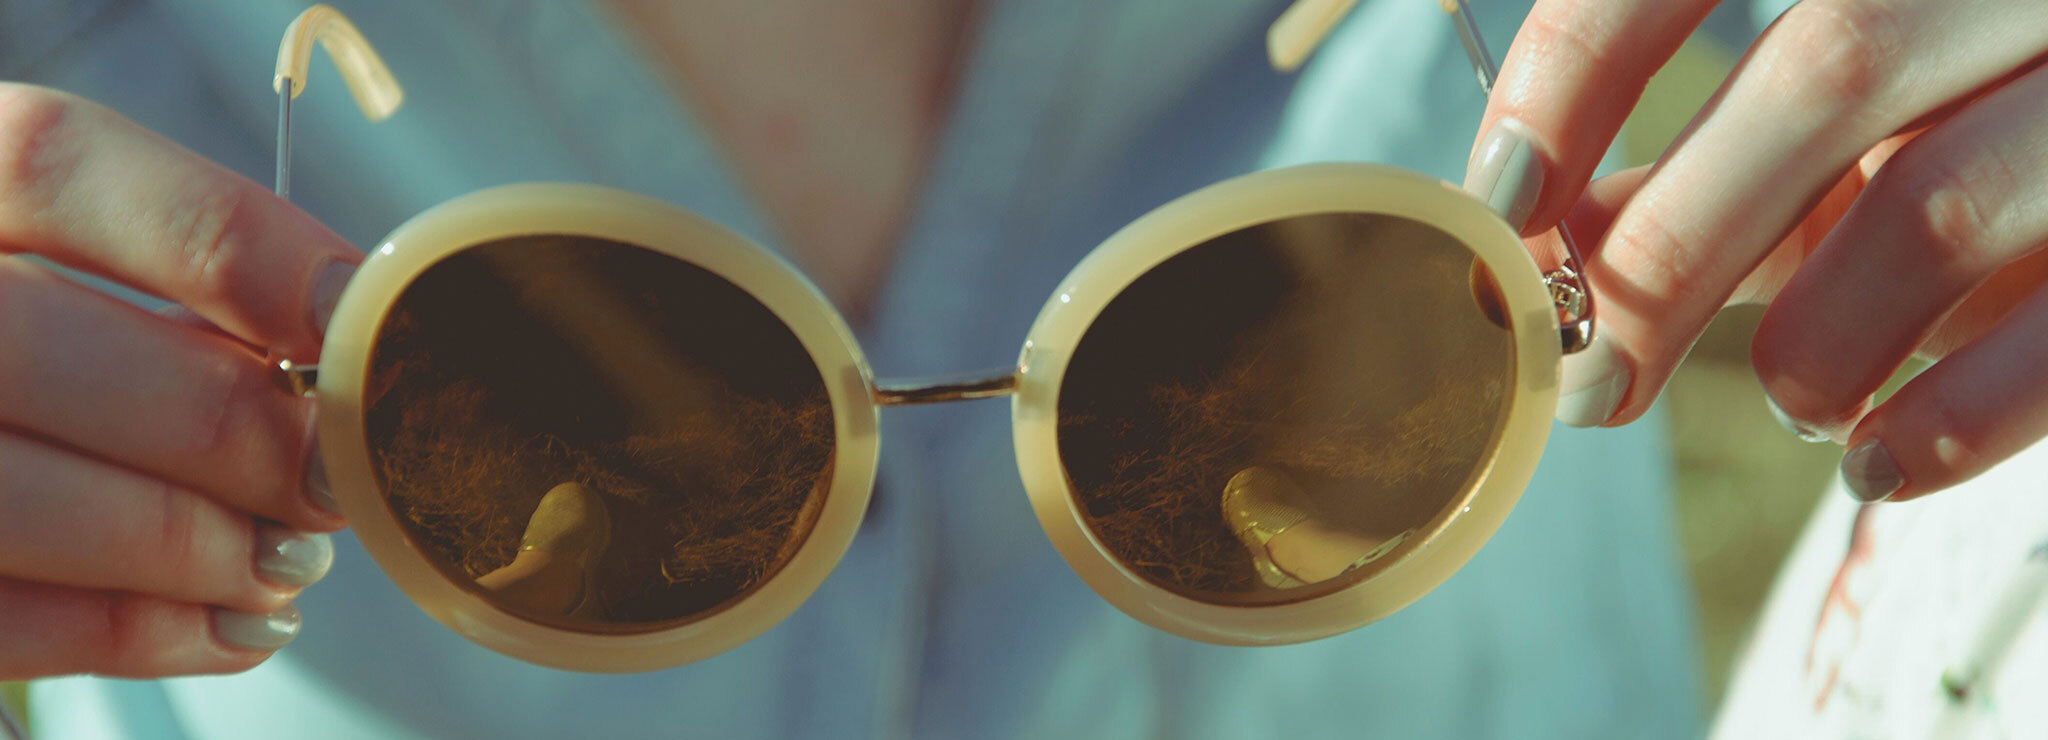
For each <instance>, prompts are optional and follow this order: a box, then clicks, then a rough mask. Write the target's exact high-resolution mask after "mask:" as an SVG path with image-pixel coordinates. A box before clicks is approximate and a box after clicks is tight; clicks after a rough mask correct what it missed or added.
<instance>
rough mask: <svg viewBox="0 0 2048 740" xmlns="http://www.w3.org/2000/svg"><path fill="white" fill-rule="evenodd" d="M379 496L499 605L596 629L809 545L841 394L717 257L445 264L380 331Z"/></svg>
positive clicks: (405, 298) (375, 372)
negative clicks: (722, 273)
mask: <svg viewBox="0 0 2048 740" xmlns="http://www.w3.org/2000/svg"><path fill="white" fill-rule="evenodd" d="M371 354H372V356H371V361H370V368H369V375H368V377H369V382H368V384H367V386H368V387H367V388H366V389H365V391H364V408H365V412H364V414H365V429H366V430H367V434H366V436H367V440H368V442H369V449H370V454H371V458H372V462H373V463H374V469H375V474H376V479H377V484H378V486H379V488H380V490H381V491H382V493H383V495H384V497H385V501H386V503H387V504H388V505H389V506H390V509H391V512H392V514H393V515H394V518H396V519H397V520H398V522H399V524H400V526H401V528H402V529H403V530H404V531H405V532H406V534H407V535H408V536H409V537H410V538H411V540H412V543H413V545H414V547H415V548H416V549H418V550H419V551H420V552H421V553H424V554H425V555H426V556H427V558H428V559H429V560H431V561H433V562H434V564H435V565H436V567H438V568H439V569H440V571H441V573H442V575H443V576H444V577H446V578H448V579H449V580H451V581H454V582H456V583H458V584H461V585H463V586H464V587H465V588H466V589H468V590H470V591H471V592H472V593H475V594H477V595H478V596H480V597H482V598H484V599H485V600H487V601H489V602H490V603H491V604H493V605H494V606H496V607H497V608H498V609H500V610H503V611H505V612H507V613H510V614H512V615H514V616H517V617H520V618H523V619H526V620H529V621H533V622H538V623H542V624H547V625H551V626H554V627H558V628H565V629H573V630H579V631H587V632H597V633H619V632H628V633H630V632H640V631H651V630H656V629H664V628H668V627H672V626H674V625H677V624H680V623H682V622H686V621H689V620H692V619H695V618H700V617H703V616H706V615H709V614H711V613H713V612H715V611H717V610H718V609H720V608H721V607H723V606H725V605H727V604H731V603H733V602H734V601H736V600H738V599H741V598H743V597H745V596H747V595H748V594H749V593H752V592H753V591H754V590H755V589H756V588H758V587H759V586H761V585H762V584H763V583H765V582H767V581H768V580H769V579H771V578H772V577H774V576H775V574H776V573H777V572H778V571H779V570H780V569H781V568H782V567H783V566H784V565H786V564H787V563H788V562H789V560H790V558H791V557H792V556H793V555H794V554H795V552H796V550H797V548H798V546H799V545H800V544H801V543H802V542H803V541H804V540H805V538H806V537H808V536H809V534H810V531H811V527H812V525H813V524H814V523H815V521H816V519H817V516H818V512H819V511H820V509H821V508H822V506H823V504H824V499H825V494H826V491H827V489H828V488H829V486H830V479H831V470H832V461H833V449H834V437H833V418H832V407H831V403H830V401H829V399H828V397H827V395H826V391H825V385H824V381H823V379H822V378H821V377H820V376H819V373H818V370H817V366H816V364H815V363H813V361H812V359H811V357H810V355H809V354H808V353H807V352H806V351H805V350H804V347H803V345H802V344H801V343H800V342H799V341H798V340H797V338H796V336H795V335H794V334H792V333H791V332H790V330H789V328H788V327H787V326H785V325H784V324H783V323H782V321H781V320H779V319H777V318H776V316H775V315H774V314H773V313H772V312H770V311H769V310H768V308H767V307H765V306H763V305H762V304H761V303H760V302H759V301H758V300H756V299H755V298H754V297H753V296H751V295H749V294H748V293H746V292H745V291H743V290H742V289H740V288H739V287H737V286H735V285H733V284H732V283H730V282H728V281H726V280H725V279H724V278H721V277H719V276H718V275H715V274H713V273H711V272H709V271H707V270H705V269H703V268H700V267H697V266H695V265H692V264H689V263H687V262H684V261H682V260H678V259H675V258H672V257H669V256H666V255H663V254H660V253H657V252H654V251H652V250H648V249H644V248H640V247H636V246H633V245H629V244H622V243H618V242H612V241H606V240H601V239H594V238H586V237H575V236H535V237H520V238H512V239H505V240H501V241H495V242H490V243H486V244H481V245H478V246H474V247H470V248H468V249H464V250H462V251H460V252H457V253H455V254H454V255H452V256H450V257H448V258H447V259H445V260H443V261H441V262H439V263H436V264H435V265H433V266H432V267H430V268H428V269H427V270H426V271H425V272H424V273H422V274H421V275H420V276H419V277H418V278H417V279H415V280H414V281H413V282H412V283H411V284H410V285H408V286H407V287H406V289H405V291H404V293H403V294H401V296H400V297H399V299H398V301H397V302H396V303H395V304H394V305H393V306H392V308H391V310H390V312H389V314H388V315H387V316H386V317H385V319H384V323H383V324H382V326H381V327H380V328H379V330H378V335H377V341H376V344H375V346H374V349H373V351H372V353H371Z"/></svg>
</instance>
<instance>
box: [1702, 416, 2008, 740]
mask: <svg viewBox="0 0 2048 740" xmlns="http://www.w3.org/2000/svg"><path fill="white" fill-rule="evenodd" d="M1834 489H1835V490H1832V491H1830V495H1829V496H1828V497H1827V498H1826V499H1824V500H1823V501H1822V503H1821V506H1820V509H1819V510H1818V511H1817V512H1815V514H1814V517H1813V520H1812V521H1811V522H1810V523H1809V524H1808V525H1807V528H1806V531H1805V533H1804V534H1803V535H1801V537H1800V539H1799V542H1798V544H1797V545H1796V546H1794V548H1793V550H1792V554H1791V555H1790V556H1789V558H1788V559H1787V561H1786V564H1785V567H1784V569H1783V571H1782V572H1780V573H1779V575H1778V582H1777V585H1776V586H1774V587H1773V589H1772V591H1771V595H1770V599H1769V601H1768V602H1767V603H1766V604H1765V606H1764V611H1763V613H1762V615H1761V617H1760V618H1759V619H1760V621H1759V624H1758V627H1757V632H1756V634H1755V635H1754V637H1753V638H1752V639H1751V643H1750V644H1749V646H1748V647H1747V648H1746V649H1745V651H1744V653H1743V655H1742V657H1741V659H1740V662H1739V664H1738V665H1737V670H1736V673H1735V680H1734V682H1733V683H1732V684H1730V692H1729V695H1728V699H1727V701H1726V703H1725V704H1724V705H1723V706H1722V710H1721V713H1720V716H1719V718H1718V719H1717V721H1716V723H1715V732H1714V737H1716V738H1731V739H1733V738H1744V739H1745V740H1748V739H1751V738H1812V739H1814V740H1821V739H1824V738H1843V739H1844V740H1848V739H1850V738H1857V739H1867V740H1893V739H1898V740H1905V739H1907V738H1914V739H1918V738H1957V739H1959V740H1962V739H1969V738H2048V605H2044V604H2042V603H2040V602H2039V601H2038V600H2036V601H2034V602H2033V603H2031V604H2028V603H2020V604H2018V607H2019V609H2020V611H2019V614H2020V615H2021V616H2019V617H2018V619H2019V620H2020V622H2019V624H2020V629H2019V630H2018V632H2017V634H2015V635H2013V637H2012V638H2011V639H2010V640H2009V641H1997V642H1996V643H1994V644H2004V645H2006V646H2007V647H2006V649H2005V650H2003V651H1996V652H1998V653H2002V654H2001V655H1999V658H2000V660H2001V661H2002V667H2001V668H1999V669H1998V670H1996V671H1995V672H1993V673H1991V674H1989V675H1986V676H1984V677H1983V678H1981V679H1979V680H1978V681H1977V683H1976V684H1975V685H1974V686H1973V690H1972V691H1971V692H1970V693H1969V694H1968V695H1967V696H1966V697H1965V698H1963V699H1957V698H1955V697H1953V696H1952V695H1951V694H1950V693H1949V692H1948V691H1946V690H1945V689H1944V686H1943V682H1942V677H1943V674H1944V673H1949V674H1960V675H1968V674H1969V673H1971V672H1972V671H1971V668H1972V667H1973V666H1977V665H1978V664H1979V663H1981V662H1985V661H1982V660H1981V659H1973V656H1972V653H1974V652H1975V649H1974V648H1973V647H1972V646H1973V645H1975V644H1977V643H1978V642H1979V641H1980V638H1981V636H1982V635H1983V634H1984V632H1985V631H1986V629H1987V623H1988V622H1990V621H1993V617H1994V614H1993V612H1994V611H1997V610H1999V609H2000V607H2001V604H2002V602H2007V599H2006V598H2005V595H2006V594H2007V593H2008V592H2011V591H2013V590H2015V589H2024V588H2028V587H2030V586H2031V587H2034V588H2039V584H2040V583H2041V580H2040V579H2042V578H2043V577H2044V574H2048V549H2044V548H2048V443H2043V444H2037V445H2035V446H2034V447H2033V449H2031V450H2028V451H2027V452H2026V453H2024V454H2022V455H2021V456H2019V457H2018V458H2016V459H2014V460H2011V461H2009V462H2007V463H2005V464H2003V465H2000V466H1999V467H1997V468H1995V469H1993V470H1992V471H1991V472H1989V473H1986V474H1984V475H1983V476H1980V477H1978V478H1977V479H1975V480H1972V481H1970V482H1968V483H1965V484H1963V485H1962V486H1960V487H1958V488H1955V489H1953V490H1949V491H1946V492H1943V493H1940V494H1938V495H1935V496H1932V497H1929V498H1925V499H1921V500H1918V501H1911V502H1906V503H1898V504H1882V505H1878V506H1876V507H1873V508H1872V509H1871V510H1870V512H1869V513H1868V514H1867V515H1866V516H1867V519H1868V521H1867V522H1866V524H1865V526H1866V534H1865V536H1866V537H1867V538H1868V540H1867V542H1868V550H1869V559H1868V560H1867V561H1864V562H1863V564H1862V566H1861V567H1860V568H1852V569H1851V574H1850V575H1849V577H1848V579H1847V581H1846V583H1847V588H1846V589H1845V591H1846V593H1845V594H1844V595H1845V596H1846V599H1847V602H1848V603H1847V604H1842V603H1837V604H1835V605H1834V606H1833V607H1832V608H1830V609H1829V613H1828V615H1827V619H1826V621H1825V627H1824V628H1820V627H1819V625H1821V624H1822V620H1821V613H1822V607H1823V603H1824V600H1825V599H1826V598H1827V596H1828V593H1829V585H1830V583H1831V582H1832V581H1833V580H1834V578H1835V573H1836V571H1837V569H1838V568H1839V567H1840V566H1841V564H1842V561H1843V558H1844V556H1845V555H1846V554H1847V552H1848V549H1849V537H1850V531H1851V523H1852V522H1853V521H1854V520H1855V517H1856V509H1857V504H1855V503H1854V502H1853V501H1852V500H1851V499H1850V498H1849V496H1848V494H1847V493H1846V492H1845V491H1844V490H1843V489H1842V487H1841V485H1840V483H1839V482H1838V483H1837V484H1836V485H1835V487H1834ZM1858 608H1860V618H1859V617H1858V614H1857V610H1858ZM2004 608H2007V609H2010V608H2013V606H2012V605H2011V604H2009V603H2007V604H2005V606H2004ZM1809 655H1811V656H1812V662H1811V664H1810V665H1809V663H1808V656H1809ZM1831 674H1832V675H1835V676H1836V678H1835V679H1834V680H1833V681H1832V683H1831V682H1830V681H1829V680H1828V679H1829V676H1830V675H1831Z"/></svg>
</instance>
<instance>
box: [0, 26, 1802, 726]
mask: <svg viewBox="0 0 2048 740" xmlns="http://www.w3.org/2000/svg"><path fill="white" fill-rule="evenodd" d="M1734 59H1735V51H1734V50H1732V49H1729V48H1727V47H1726V46H1724V45H1722V44H1720V43H1719V42H1716V41H1714V40H1712V39H1709V38H1706V37H1704V36H1701V37H1696V38H1695V39H1694V40H1692V41H1691V42H1689V43H1688V44H1687V45H1686V46H1685V47H1684V48H1683V49H1681V50H1680V51H1679V53H1678V54H1677V56H1675V57H1674V58H1673V59H1672V62H1671V63H1670V64H1669V65H1668V66H1666V67H1665V69H1664V71H1663V72H1662V73H1660V74H1659V75H1658V76H1657V77H1656V78H1655V79H1654V80H1652V82H1651V83H1650V86H1649V88H1648V90H1647V91H1646V92H1645V93H1644V95H1643V99H1642V102H1641V103H1640V104H1639V105H1638V106H1637V108H1636V111H1635V113H1634V114H1633V115H1632V116H1631V118H1630V119H1629V122H1628V124H1627V125H1626V126H1625V127H1624V129H1623V133H1622V142H1621V144H1622V148H1623V152H1624V154H1625V157H1624V160H1625V162H1626V164H1628V165H1629V166H1633V165H1636V164H1644V163H1648V162H1651V161H1654V160H1655V159H1656V157H1657V155H1658V153H1660V152H1662V151H1663V150H1664V147H1665V146H1667V145H1668V144H1669V143H1670V142H1671V140H1672V139H1673V138H1674V137H1676V136H1677V134H1678V132H1679V131H1680V130H1681V129H1682V128H1683V127H1684V126H1685V124H1686V122H1687V121H1688V120H1689V119H1691V117H1692V115H1693V113H1694V112H1696V111H1698V110H1699V108H1700V105H1701V104H1703V103H1704V102H1705V101H1706V99H1707V98H1708V96H1709V95H1711V94H1712V93H1713V91H1714V88H1715V87H1716V86H1717V85H1719V84H1720V81H1721V80H1722V79H1723V78H1724V77H1725V76H1726V75H1727V73H1728V70H1729V69H1730V68H1731V67H1732V65H1733V63H1734ZM1761 314H1762V311H1761V310H1760V309H1758V308H1753V307H1745V308H1736V309H1730V310H1728V311H1726V312H1724V313H1723V314H1722V316H1721V317H1720V319H1718V320H1717V321H1716V322H1715V323H1714V325H1713V327H1711V328H1710V329H1709V330H1708V331H1707V334H1706V336H1705V338H1703V339H1701V340H1700V342H1699V344H1698V345H1697V346H1696V347H1695V348H1694V350H1693V352H1692V355H1691V356H1690V357H1689V358H1688V359H1687V360H1686V363H1685V365H1684V366H1683V367H1681V368H1680V369H1679V371H1678V373H1677V375H1676V376H1675V377H1674V378H1673V379H1672V381H1671V385H1670V387H1669V388H1668V389H1667V390H1666V391H1665V392H1664V395H1663V397H1662V398H1661V399H1660V400H1659V403H1662V404H1665V406H1666V408H1667V409H1668V411H1669V414H1668V415H1667V417H1666V418H1667V419H1668V420H1669V422H1668V423H1670V424H1671V425H1672V429H1671V433H1672V448H1673V450H1674V454H1675V455H1676V458H1677V459H1676V460H1675V463H1676V469H1677V473H1678V486H1677V490H1676V491H1675V492H1674V495H1675V496H1676V499H1677V511H1678V517H1679V522H1678V526H1679V528H1680V533H1681V541H1682V543H1683V545H1684V548H1685V558H1686V562H1687V565H1688V566H1689V568H1690V572H1691V577H1692V585H1693V588H1694V592H1695V594H1696V595H1697V601H1698V604H1699V610H1700V614H1699V630H1700V654H1701V656H1702V659H1703V660H1702V670H1703V671H1704V673H1705V675H1703V676H1702V677H1701V679H1702V680H1701V685H1702V686H1703V687H1705V689H1704V691H1705V692H1706V694H1707V695H1706V696H1703V697H1702V701H1703V702H1704V704H1703V708H1704V709H1705V710H1706V712H1707V714H1706V715H1705V716H1712V714H1711V712H1712V710H1713V707H1714V705H1715V704H1716V703H1718V701H1719V699H1720V695H1721V688H1722V684H1723V683H1725V682H1726V680H1727V675H1728V670H1729V666H1730V663H1731V662H1732V660H1733V658H1734V655H1735V652H1736V650H1737V649H1738V648H1739V647H1740V645H1741V642H1742V640H1743V638H1744V636H1745V635H1746V634H1747V633H1748V631H1749V628H1750V624H1751V622H1752V620H1753V618H1754V615H1755V613H1756V610H1757V608H1758V606H1759V605H1760V604H1761V602H1762V600H1763V597H1764V595H1765V593H1766V591H1767V590H1768V589H1769V587H1770V584H1771V580H1772V578H1773V576H1775V575H1776V573H1777V569H1778V564H1779V561H1780V560H1782V559H1783V558H1784V556H1785V552H1786V551H1787V549H1788V548H1789V547H1790V546H1791V543H1792V540H1793V538H1794V537H1795V536H1796V535H1797V534H1798V532H1799V528H1800V526H1801V525H1802V524H1803V523H1804V522H1805V520H1806V517H1807V515H1808V513H1809V512H1811V511H1812V509H1813V507H1814V505H1815V503H1816V501H1817V500H1818V497H1819V495H1820V494H1821V492H1822V490H1823V488H1824V487H1825V486H1826V484H1827V483H1828V482H1829V481H1830V480H1831V478H1832V477H1833V476H1834V473H1835V464H1836V462H1837V460H1839V458H1840V455H1841V448H1840V447H1838V446H1836V445H1829V444H1820V445H1815V444H1807V443H1804V442H1800V441H1798V440H1796V439H1794V438H1793V437H1792V436H1791V435H1790V434H1789V433H1787V432H1785V431H1784V430H1783V429H1782V428H1780V427H1779V426H1778V425H1777V423H1776V422H1775V421H1773V420H1772V419H1771V415H1770V412H1769V411H1768V410H1767V408H1766V406H1765V404H1764V397H1763V391H1762V389H1761V388H1760V387H1759V386H1758V384H1757V380H1756V375H1755V374H1754V373H1753V372H1752V371H1751V369H1750V364H1749V340H1750V335H1751V334H1752V333H1753V332H1754V330H1755V327H1756V321H1757V318H1758V317H1759V316H1760V315H1761ZM24 693H25V687H24V686H23V685H22V684H8V683H0V701H4V702H7V703H9V704H10V705H11V706H13V707H15V708H16V710H17V712H19V710H20V707H21V703H22V699H23V696H24Z"/></svg>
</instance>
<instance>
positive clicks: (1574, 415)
mask: <svg viewBox="0 0 2048 740" xmlns="http://www.w3.org/2000/svg"><path fill="white" fill-rule="evenodd" d="M1632 375H1633V374H1632V373H1631V372H1630V371H1629V368H1628V363H1627V361H1625V360H1623V359H1622V357H1621V353H1619V352H1616V351H1615V349H1614V346H1613V345H1611V344H1608V343H1607V338H1606V335H1600V336H1597V337H1595V338H1594V339H1593V345H1592V346H1590V347H1587V348H1586V349H1585V351H1583V352H1580V353H1578V354H1575V355H1566V356H1565V358H1564V375H1563V377H1562V378H1561V379H1560V380H1559V384H1558V390H1559V394H1558V398H1557V420H1558V421H1560V422H1563V423H1565V424H1568V425H1570V426H1575V427H1597V426H1600V425H1601V424H1605V423H1607V420H1608V419H1611V418H1613V417H1614V412H1615V410H1617V409H1619V408H1620V407H1621V399H1622V398H1623V397H1624V396H1626V395H1628V384H1629V379H1630V377H1631V376H1632Z"/></svg>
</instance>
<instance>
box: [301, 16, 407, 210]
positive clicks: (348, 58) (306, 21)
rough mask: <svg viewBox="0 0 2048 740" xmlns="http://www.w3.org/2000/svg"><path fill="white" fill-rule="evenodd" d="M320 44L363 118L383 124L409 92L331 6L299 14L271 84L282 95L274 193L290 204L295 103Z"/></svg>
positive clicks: (343, 17) (302, 90)
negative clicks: (316, 46)
mask: <svg viewBox="0 0 2048 740" xmlns="http://www.w3.org/2000/svg"><path fill="white" fill-rule="evenodd" d="M315 42H318V43H319V45H320V48H321V49H324V50H326V52H327V57H328V59H330V60H333V62H334V68H335V70H336V71H338V72H340V73H341V81H342V82H344V83H347V84H348V91H349V94H350V95H352V96H353V97H354V98H355V101H356V106H357V107H359V108H361V109H362V111H363V117H365V118H368V119H370V120H371V121H372V122H375V121H382V120H384V119H386V118H389V117H391V114H392V113H393V112H394V111H397V110H398V106H399V104H401V103H403V102H405V90H404V89H402V88H400V87H399V86H398V80H397V79H396V78H393V77H392V76H391V69H390V68H388V67H386V66H385V65H384V59H383V58H382V57H379V56H378V55H377V50H376V49H375V48H372V47H371V46H370V42H369V40H368V39H365V38H363V34H362V32H361V31H358V30H356V26H355V24H354V23H350V22H349V20H348V16H344V15H342V14H341V11H338V10H335V9H334V8H331V7H328V6H326V5H314V6H313V7H310V8H307V9H306V11H305V12H303V13H300V14H299V17H298V18H295V19H293V20H292V23H291V25H290V26H286V27H285V30H284V39H283V40H282V41H280V42H278V45H277V69H276V73H275V74H274V75H273V76H272V77H271V80H270V86H271V89H273V90H276V91H277V174H276V180H275V182H274V183H273V184H272V189H273V190H275V191H276V193H277V196H278V197H280V198H285V199H287V200H289V199H290V196H291V181H292V143H291V142H292V98H296V97H298V96H299V94H300V93H303V92H305V91H306V70H307V68H308V67H310V66H311V65H312V61H313V45H314V43H315Z"/></svg>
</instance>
